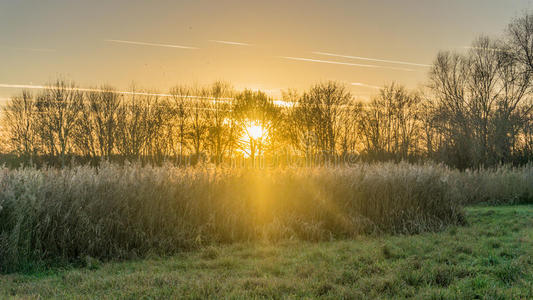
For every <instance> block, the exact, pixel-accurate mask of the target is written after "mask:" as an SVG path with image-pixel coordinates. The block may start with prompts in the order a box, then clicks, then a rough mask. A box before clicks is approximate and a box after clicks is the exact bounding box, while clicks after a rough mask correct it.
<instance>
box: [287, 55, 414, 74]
mask: <svg viewBox="0 0 533 300" xmlns="http://www.w3.org/2000/svg"><path fill="white" fill-rule="evenodd" d="M280 57H281V58H285V59H292V60H299V61H308V62H317V63H324V64H333V65H344V66H352V67H363V68H376V69H390V70H399V71H408V72H412V71H414V70H413V69H405V68H395V67H385V66H378V65H364V64H353V63H347V62H340V61H330V60H320V59H311V58H302V57H291V56H280Z"/></svg>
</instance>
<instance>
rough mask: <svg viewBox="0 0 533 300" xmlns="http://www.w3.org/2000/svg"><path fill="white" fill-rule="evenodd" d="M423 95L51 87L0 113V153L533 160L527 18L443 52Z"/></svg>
mask: <svg viewBox="0 0 533 300" xmlns="http://www.w3.org/2000/svg"><path fill="white" fill-rule="evenodd" d="M428 76H429V78H428V84H427V85H426V87H424V88H420V89H417V90H408V89H406V88H405V87H403V86H401V85H398V84H394V83H392V84H389V85H386V86H384V87H383V88H382V89H381V90H380V91H379V93H378V94H377V95H375V96H374V97H372V98H371V100H370V101H359V100H357V99H355V98H354V97H353V95H352V94H351V93H350V92H349V91H348V89H347V88H346V87H345V86H344V85H343V84H341V83H338V82H332V81H330V82H321V83H318V84H315V85H313V86H312V87H310V88H309V89H308V90H305V91H302V92H300V91H296V90H287V91H285V92H283V95H282V100H281V101H280V100H274V99H272V98H271V97H269V96H267V95H266V94H265V93H263V92H261V91H251V90H244V91H236V90H235V89H233V88H232V87H231V85H230V84H228V83H225V82H215V83H213V84H211V85H208V86H185V85H180V86H176V87H174V88H172V89H171V90H170V92H169V93H168V94H164V95H163V94H156V93H149V92H144V91H138V90H136V89H134V88H132V90H131V91H129V92H119V91H117V90H115V89H114V88H112V87H110V86H103V87H100V88H97V89H80V88H77V87H76V85H75V84H74V83H72V82H69V81H67V80H58V81H56V82H54V83H52V84H50V85H49V86H48V88H46V89H44V90H43V91H42V92H40V93H36V94H32V93H31V92H29V91H23V92H21V93H20V94H19V95H17V96H15V97H12V98H11V99H10V100H9V101H8V102H7V104H6V105H5V106H4V108H3V115H2V123H1V126H2V129H3V133H4V136H5V139H4V143H3V144H4V148H5V149H4V150H5V152H9V153H12V154H14V155H16V156H17V159H19V160H21V161H24V162H30V163H34V162H37V161H41V162H42V161H44V162H47V163H54V164H61V165H64V164H66V163H69V161H70V160H72V159H73V158H77V159H81V160H85V161H91V162H98V161H100V160H102V159H106V160H114V159H118V160H147V161H152V162H162V161H171V162H178V163H183V162H184V161H187V162H189V163H193V164H194V163H197V162H199V161H204V162H211V163H214V164H221V163H224V162H226V161H228V160H230V159H233V158H235V157H242V158H245V159H248V160H255V159H256V158H270V159H273V158H274V157H277V156H280V154H283V155H285V157H306V158H307V157H314V158H316V157H320V158H322V159H325V160H336V159H338V158H343V157H344V158H345V157H347V156H350V157H357V158H359V159H363V160H367V161H383V160H395V161H401V160H410V161H413V160H433V161H437V162H443V163H446V164H448V165H451V166H454V167H458V168H461V169H464V168H470V167H482V166H493V165H497V164H502V163H513V164H522V163H526V162H528V161H529V160H530V159H531V158H532V157H533V115H532V113H533V112H532V109H533V102H532V97H531V96H532V95H533V94H532V92H533V90H532V87H533V84H532V83H533V78H532V76H533V15H532V14H524V15H522V16H521V17H518V18H516V19H514V20H513V21H512V22H511V24H510V25H509V26H508V28H507V30H506V31H505V34H504V35H503V36H501V37H498V38H490V37H486V36H482V37H480V38H478V39H477V40H475V41H474V42H473V43H472V46H471V47H469V49H468V51H466V53H458V52H451V51H443V52H440V53H439V54H438V55H437V57H436V59H435V60H434V62H433V65H432V67H431V70H430V72H429V75H428Z"/></svg>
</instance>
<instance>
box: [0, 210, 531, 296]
mask: <svg viewBox="0 0 533 300" xmlns="http://www.w3.org/2000/svg"><path fill="white" fill-rule="evenodd" d="M466 216H467V221H468V225H466V226H463V227H449V228H448V229H446V230H445V231H443V232H439V233H424V234H419V235H410V236H402V235H400V236H379V237H361V238H357V239H355V240H339V241H330V242H317V243H312V242H298V241H292V242H290V241H289V242H282V243H278V244H266V243H254V244H249V243H246V244H233V245H228V246H217V247H208V248H204V249H202V250H201V251H192V252H184V253H182V254H179V255H175V256H171V257H156V256H154V257H149V258H146V259H142V260H132V261H127V262H110V263H99V262H98V261H94V260H90V259H88V260H87V262H86V266H85V267H83V268H69V269H57V268H56V269H52V270H50V271H47V272H39V273H31V274H21V273H18V274H9V275H0V298H2V299H3V298H5V297H8V298H9V297H13V298H19V299H38V298H76V299H81V298H86V299H114V298H130V299H138V298H145V299H159V298H174V297H180V298H192V299H195V298H221V297H226V298H251V297H252V298H302V297H303V298H308V297H325V298H332V299H338V298H340V297H343V298H347V299H358V298H398V297H414V298H424V299H455V298H456V299H473V298H484V299H516V298H531V297H533V257H532V256H533V206H500V207H470V208H468V209H467V210H466Z"/></svg>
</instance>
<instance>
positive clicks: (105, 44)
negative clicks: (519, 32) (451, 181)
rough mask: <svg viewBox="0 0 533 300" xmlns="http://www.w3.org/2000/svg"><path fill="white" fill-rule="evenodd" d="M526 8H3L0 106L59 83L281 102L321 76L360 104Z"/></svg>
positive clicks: (413, 80)
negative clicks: (248, 92) (247, 91)
mask: <svg viewBox="0 0 533 300" xmlns="http://www.w3.org/2000/svg"><path fill="white" fill-rule="evenodd" d="M529 7H531V1H530V0H506V1H504V0H443V1H436V0H425V1H423V0H419V1H414V0H404V1H398V0H389V1H385V0H375V1H370V0H369V1H356V0H352V1H348V0H345V1H340V0H291V1H289V0H284V1H277V0H273V1H250V0H248V1H244V0H240V1H229V0H228V1H223V0H217V1H215V0H212V1H205V0H184V1H148V0H145V1H140V0H114V1H100V0H98V1H81V0H47V1H45V0H33V1H30V0H0V99H5V98H7V97H9V96H11V95H13V94H14V93H16V92H17V91H18V90H19V89H18V88H13V87H10V86H13V85H42V84H45V83H46V82H50V81H53V80H54V79H55V78H56V77H58V76H61V77H65V78H68V79H72V80H75V81H76V82H77V83H78V84H79V85H80V86H82V87H90V86H95V85H101V84H111V85H113V86H115V87H117V88H118V89H128V87H129V86H130V85H131V84H132V83H135V84H136V85H137V86H139V87H143V88H150V89H155V90H158V91H159V92H167V91H168V89H169V88H170V87H172V86H173V85H175V84H177V83H184V84H204V83H210V82H213V81H215V80H226V81H229V82H230V83H232V84H233V85H234V86H235V87H237V88H244V87H249V88H254V89H263V90H265V91H267V92H269V93H270V94H272V95H273V96H275V97H277V96H279V91H280V90H283V89H287V88H298V89H304V88H307V87H308V86H309V85H311V84H312V83H314V82H317V81H321V80H338V81H342V82H345V83H346V84H348V85H349V86H350V88H351V90H352V91H353V93H354V94H355V95H357V96H360V97H363V98H364V97H368V95H370V94H372V93H375V92H376V87H377V86H381V85H383V84H384V83H389V82H392V81H396V82H399V83H402V84H405V85H407V86H408V87H416V86H417V85H422V84H424V83H425V82H426V76H427V72H428V69H429V68H428V67H427V65H429V64H431V62H432V60H433V58H434V57H435V55H436V53H437V52H438V51H439V50H457V51H465V48H464V47H465V46H468V45H469V44H470V42H471V41H472V40H473V39H474V38H475V37H476V36H478V35H479V34H482V33H485V34H488V35H498V34H501V33H502V32H503V30H504V29H505V27H506V25H507V24H508V23H509V22H510V20H511V19H512V18H513V17H515V16H517V15H519V14H520V13H521V12H522V11H523V10H524V9H527V8H529Z"/></svg>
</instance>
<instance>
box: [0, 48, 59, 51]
mask: <svg viewBox="0 0 533 300" xmlns="http://www.w3.org/2000/svg"><path fill="white" fill-rule="evenodd" d="M0 48H4V49H12V50H26V51H35V52H55V51H56V50H55V49H47V48H21V47H0Z"/></svg>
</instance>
